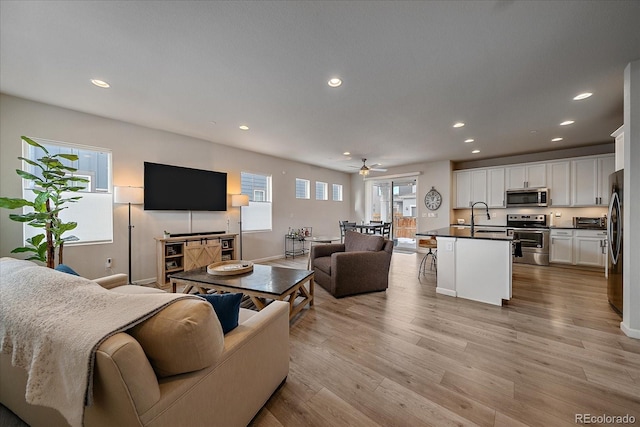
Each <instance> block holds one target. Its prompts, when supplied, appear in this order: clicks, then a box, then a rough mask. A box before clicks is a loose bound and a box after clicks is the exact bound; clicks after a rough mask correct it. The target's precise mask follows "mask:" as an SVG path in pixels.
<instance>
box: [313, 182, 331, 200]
mask: <svg viewBox="0 0 640 427" xmlns="http://www.w3.org/2000/svg"><path fill="white" fill-rule="evenodd" d="M328 192H329V184H327V183H326V182H320V181H316V200H329V195H328V194H327V193H328Z"/></svg>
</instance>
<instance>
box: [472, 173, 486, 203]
mask: <svg viewBox="0 0 640 427" xmlns="http://www.w3.org/2000/svg"><path fill="white" fill-rule="evenodd" d="M475 202H485V203H487V171H486V169H480V170H472V171H471V203H475Z"/></svg>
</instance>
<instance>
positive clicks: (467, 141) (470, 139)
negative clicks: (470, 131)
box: [464, 138, 475, 144]
mask: <svg viewBox="0 0 640 427" xmlns="http://www.w3.org/2000/svg"><path fill="white" fill-rule="evenodd" d="M473 141H475V139H473V138H469V139H465V140H464V142H466V143H467V144H468V143H470V142H473Z"/></svg>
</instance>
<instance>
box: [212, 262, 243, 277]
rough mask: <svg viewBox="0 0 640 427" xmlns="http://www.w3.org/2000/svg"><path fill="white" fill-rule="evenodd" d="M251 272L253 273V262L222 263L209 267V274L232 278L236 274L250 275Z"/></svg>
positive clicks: (215, 263)
mask: <svg viewBox="0 0 640 427" xmlns="http://www.w3.org/2000/svg"><path fill="white" fill-rule="evenodd" d="M250 271H253V263H252V262H251V261H242V260H233V261H221V262H214V263H213V264H209V265H208V266H207V273H209V274H213V275H216V276H232V275H234V274H244V273H249V272H250Z"/></svg>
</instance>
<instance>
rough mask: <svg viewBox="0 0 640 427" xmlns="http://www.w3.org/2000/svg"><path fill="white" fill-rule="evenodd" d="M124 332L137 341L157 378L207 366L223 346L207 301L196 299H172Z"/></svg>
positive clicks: (212, 362) (220, 352)
mask: <svg viewBox="0 0 640 427" xmlns="http://www.w3.org/2000/svg"><path fill="white" fill-rule="evenodd" d="M127 332H128V333H129V334H130V335H131V336H133V337H134V338H135V339H136V340H137V341H138V342H139V343H140V345H141V346H142V348H143V350H144V352H145V354H146V355H147V358H148V359H149V362H150V363H151V366H153V369H154V370H155V372H156V375H158V377H167V376H171V375H177V374H183V373H186V372H191V371H197V370H200V369H203V368H206V367H208V366H211V365H213V364H214V363H215V362H216V361H217V360H218V358H219V357H220V355H221V354H222V350H223V349H224V335H223V333H222V327H221V326H220V322H219V321H218V317H217V316H216V314H215V312H214V311H213V309H212V308H211V304H209V303H208V302H206V301H203V300H201V299H196V298H189V299H183V300H179V301H176V302H174V303H173V304H171V305H169V306H168V307H166V308H164V309H163V310H161V311H160V312H159V313H157V314H156V315H154V316H153V317H151V318H149V319H147V320H145V321H144V322H142V323H141V324H139V325H137V326H134V327H133V328H131V329H130V330H128V331H127Z"/></svg>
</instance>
